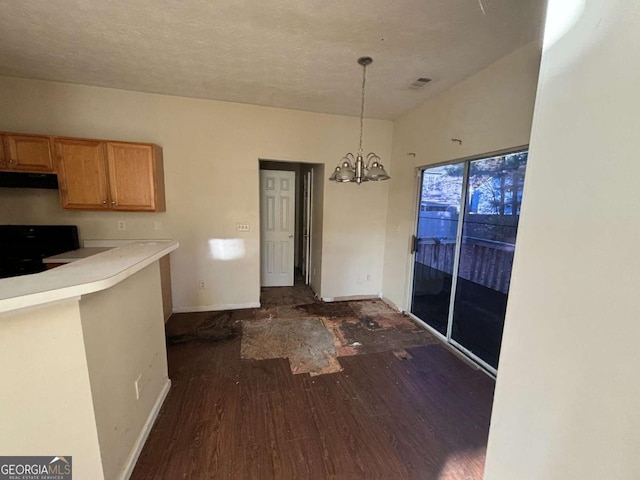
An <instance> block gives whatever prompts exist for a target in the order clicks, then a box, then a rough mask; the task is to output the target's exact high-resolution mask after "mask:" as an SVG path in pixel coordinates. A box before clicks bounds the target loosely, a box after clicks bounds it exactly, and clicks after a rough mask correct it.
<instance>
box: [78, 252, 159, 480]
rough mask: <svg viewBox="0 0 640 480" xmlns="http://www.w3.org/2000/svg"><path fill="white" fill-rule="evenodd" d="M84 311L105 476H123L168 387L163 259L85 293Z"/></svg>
mask: <svg viewBox="0 0 640 480" xmlns="http://www.w3.org/2000/svg"><path fill="white" fill-rule="evenodd" d="M80 315H81V317H82V332H83V338H84V345H85V349H86V356H87V359H86V363H87V367H88V371H89V380H90V383H91V394H92V398H93V409H94V412H95V424H96V426H97V431H98V439H99V443H100V454H101V457H102V468H103V471H104V478H107V479H111V478H123V476H124V474H125V469H126V468H127V467H128V466H129V463H130V457H131V454H132V451H133V450H134V449H135V448H136V446H137V445H136V442H137V441H138V437H139V436H140V432H141V431H142V430H143V428H144V426H145V422H146V421H147V419H148V418H149V415H150V412H152V411H153V409H154V405H155V404H156V402H158V398H159V397H160V396H161V395H163V394H164V393H165V392H164V389H167V388H168V381H169V379H168V374H167V351H166V346H165V336H164V321H163V313H162V298H161V288H160V267H159V263H158V262H154V263H153V264H151V265H149V266H148V267H146V268H145V269H143V270H141V271H140V272H138V273H136V274H135V275H134V276H132V277H129V278H127V279H126V280H124V281H123V282H121V283H118V284H117V285H115V286H114V287H112V288H108V289H107V290H103V291H100V292H97V293H93V294H91V295H85V296H83V297H82V299H81V300H80ZM139 375H140V376H141V378H140V382H139V383H140V398H139V399H137V398H136V395H135V388H134V386H135V381H136V379H137V378H138V376H139Z"/></svg>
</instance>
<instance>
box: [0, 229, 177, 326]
mask: <svg viewBox="0 0 640 480" xmlns="http://www.w3.org/2000/svg"><path fill="white" fill-rule="evenodd" d="M177 248H178V242H176V241H173V240H163V241H146V242H134V243H129V244H127V245H124V246H121V247H117V248H110V249H108V250H106V251H103V252H102V253H97V254H95V255H92V256H90V257H87V258H82V259H78V260H77V261H72V262H71V263H68V264H67V265H64V266H61V267H58V268H53V269H51V270H47V271H44V272H41V273H35V274H32V275H23V276H19V277H12V278H3V279H0V314H1V313H4V312H10V311H13V310H18V309H22V308H30V307H35V306H39V305H42V304H46V303H51V302H57V301H60V300H66V299H70V298H77V297H80V296H82V295H86V294H89V293H94V292H98V291H101V290H106V289H107V288H110V287H112V286H114V285H116V284H117V283H119V282H121V281H122V280H124V279H125V278H128V277H130V276H132V275H133V274H135V273H137V272H139V271H140V270H142V269H143V268H145V267H147V266H148V265H150V264H152V263H153V262H155V261H157V260H159V259H160V258H162V257H164V256H165V255H168V254H169V253H170V252H172V251H173V250H175V249H177ZM63 255H65V254H63ZM60 263H63V262H60Z"/></svg>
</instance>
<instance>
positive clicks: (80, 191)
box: [55, 139, 109, 210]
mask: <svg viewBox="0 0 640 480" xmlns="http://www.w3.org/2000/svg"><path fill="white" fill-rule="evenodd" d="M55 145H56V163H57V170H58V183H59V185H60V202H61V203H62V207H63V208H68V209H79V210H106V209H108V208H109V190H108V187H107V167H106V158H105V144H104V142H99V141H91V140H71V139H58V140H56V141H55Z"/></svg>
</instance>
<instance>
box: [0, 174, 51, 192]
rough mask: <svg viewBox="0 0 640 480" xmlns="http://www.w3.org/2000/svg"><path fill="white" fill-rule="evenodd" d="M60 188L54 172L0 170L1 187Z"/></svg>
mask: <svg viewBox="0 0 640 480" xmlns="http://www.w3.org/2000/svg"><path fill="white" fill-rule="evenodd" d="M3 187H4V188H49V189H57V188H58V176H57V175H56V174H54V173H16V172H0V188H3Z"/></svg>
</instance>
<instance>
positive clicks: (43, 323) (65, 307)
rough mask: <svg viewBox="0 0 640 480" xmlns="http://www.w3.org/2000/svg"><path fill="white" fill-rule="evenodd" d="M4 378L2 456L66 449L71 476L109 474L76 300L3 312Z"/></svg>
mask: <svg viewBox="0 0 640 480" xmlns="http://www.w3.org/2000/svg"><path fill="white" fill-rule="evenodd" d="M0 378H1V379H2V388H1V389H0V432H2V434H1V435H0V452H2V455H18V456H24V455H69V456H71V457H73V474H74V478H92V479H96V480H98V479H102V478H104V477H103V474H102V462H101V459H100V448H99V444H98V433H97V429H96V423H95V419H94V410H93V404H92V402H91V387H90V384H89V373H88V370H87V360H86V357H85V352H84V344H83V341H82V325H81V322H80V311H79V308H78V301H77V299H73V300H70V301H66V302H60V303H56V304H50V305H47V306H46V307H41V308H34V309H26V310H20V311H17V312H10V313H8V314H3V315H2V316H0ZM56 452H57V453H56ZM63 452H64V453H63Z"/></svg>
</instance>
